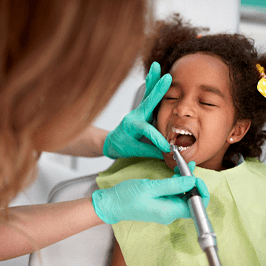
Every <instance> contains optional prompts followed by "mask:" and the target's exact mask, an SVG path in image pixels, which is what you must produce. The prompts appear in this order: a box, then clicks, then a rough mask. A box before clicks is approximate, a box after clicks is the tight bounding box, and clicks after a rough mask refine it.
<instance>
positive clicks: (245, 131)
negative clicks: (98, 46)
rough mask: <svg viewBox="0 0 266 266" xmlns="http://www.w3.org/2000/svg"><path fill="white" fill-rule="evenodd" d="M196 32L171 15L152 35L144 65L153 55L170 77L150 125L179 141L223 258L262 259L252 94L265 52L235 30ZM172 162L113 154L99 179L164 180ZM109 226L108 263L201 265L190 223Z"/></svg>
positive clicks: (226, 261) (225, 261) (257, 115)
mask: <svg viewBox="0 0 266 266" xmlns="http://www.w3.org/2000/svg"><path fill="white" fill-rule="evenodd" d="M200 31H201V30H200V29H198V28H193V27H191V26H190V25H188V24H183V23H182V21H181V19H180V18H179V17H178V16H177V17H176V19H175V22H174V23H171V24H167V23H165V22H160V25H159V28H158V31H157V32H155V34H154V35H153V36H152V37H151V38H150V43H149V45H148V47H149V49H148V51H147V53H146V54H145V55H144V65H145V68H146V70H148V69H149V67H150V65H151V64H152V62H154V61H157V62H159V63H160V65H161V68H162V74H164V73H168V72H169V73H170V74H171V75H172V77H173V81H172V85H171V87H170V89H169V90H168V92H167V93H166V95H165V96H164V98H163V100H162V101H161V102H160V104H159V106H158V108H157V111H156V112H155V114H154V118H155V122H156V125H157V129H158V130H159V131H160V132H161V133H162V135H163V136H164V137H165V138H166V139H167V140H168V142H173V143H174V144H176V145H178V146H182V147H183V150H182V151H181V154H182V156H183V157H184V159H185V160H186V162H189V161H194V162H195V163H196V165H197V166H196V168H195V171H194V172H193V174H194V175H195V176H197V177H200V178H201V179H203V181H204V182H205V184H206V185H207V187H208V190H209V192H210V203H209V205H208V208H207V213H208V216H209V219H210V221H211V223H212V226H213V229H214V232H215V233H216V235H217V246H218V255H219V258H220V261H221V264H222V265H249V266H250V265H266V226H265V225H264V221H265V218H266V207H265V206H266V197H265V190H266V165H264V164H263V163H261V162H260V161H259V160H258V159H259V158H260V157H261V155H262V145H263V143H264V141H265V139H266V131H265V130H263V126H264V124H265V122H266V99H265V98H264V97H263V95H262V94H261V93H260V92H259V91H258V90H257V85H258V82H259V81H260V80H261V82H260V84H259V89H260V90H261V89H262V92H263V91H264V90H265V89H266V86H265V87H263V85H262V88H261V84H262V83H263V79H261V78H262V73H261V72H262V70H263V69H262V67H266V56H265V55H258V53H257V51H256V50H255V48H254V46H253V42H252V40H249V39H247V38H245V37H244V36H242V35H238V34H215V35H206V36H200V37H199V33H200ZM258 64H259V65H258ZM175 166H176V163H175V161H174V159H173V154H172V153H168V154H167V153H165V154H164V161H160V160H157V159H147V158H142V159H140V158H130V159H119V160H117V162H116V163H115V164H114V165H113V166H112V167H111V168H110V169H109V170H108V171H106V172H104V173H101V174H100V176H99V178H98V180H97V182H98V185H99V187H100V188H107V187H111V186H114V185H115V184H117V183H119V182H121V181H122V180H124V177H125V176H127V178H128V179H133V178H149V179H163V178H167V177H169V176H172V175H173V169H174V168H175ZM125 173H127V175H126V174H125ZM187 217H189V214H187ZM113 229H114V232H115V236H116V239H117V241H118V243H119V246H120V248H121V251H122V254H123V256H122V254H121V251H120V250H119V246H118V245H117V244H116V246H115V248H114V255H113V264H112V265H116V266H118V265H127V266H131V265H138V266H140V265H145V266H147V265H152V266H154V265H167V266H171V265H208V261H207V258H206V255H205V253H204V252H203V251H202V250H201V248H200V246H199V244H198V241H197V233H196V229H195V225H194V223H193V221H192V219H177V220H176V221H175V222H173V223H172V224H170V225H157V224H154V223H142V222H126V221H124V222H120V223H117V224H115V225H113ZM123 257H124V259H123Z"/></svg>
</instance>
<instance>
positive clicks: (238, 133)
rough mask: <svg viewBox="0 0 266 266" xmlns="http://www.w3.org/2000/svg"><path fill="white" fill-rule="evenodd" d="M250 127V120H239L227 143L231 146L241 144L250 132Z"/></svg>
mask: <svg viewBox="0 0 266 266" xmlns="http://www.w3.org/2000/svg"><path fill="white" fill-rule="evenodd" d="M250 125H251V121H250V120H249V119H241V120H238V121H237V122H236V124H235V125H234V127H233V129H232V130H231V132H230V134H229V135H228V137H227V142H228V143H229V144H233V143H236V142H239V141H240V140H241V139H242V138H243V137H244V136H245V135H246V133H247V132H248V130H249V128H250Z"/></svg>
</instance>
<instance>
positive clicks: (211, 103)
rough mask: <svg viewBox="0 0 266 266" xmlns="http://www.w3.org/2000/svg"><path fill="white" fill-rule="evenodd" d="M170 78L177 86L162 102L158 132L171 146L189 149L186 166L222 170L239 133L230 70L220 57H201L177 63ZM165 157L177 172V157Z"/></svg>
mask: <svg viewBox="0 0 266 266" xmlns="http://www.w3.org/2000/svg"><path fill="white" fill-rule="evenodd" d="M170 74H171V75H172V77H173V82H172V85H171V87H170V89H169V90H168V92H167V93H166V95H165V96H164V98H163V99H162V101H161V105H160V108H159V112H158V116H157V129H158V130H159V131H160V132H161V133H162V134H163V136H164V137H165V138H166V139H167V140H168V142H169V143H170V142H171V141H172V142H174V144H175V145H178V146H183V147H185V148H184V149H183V151H181V155H182V156H183V157H184V159H185V161H186V162H189V161H192V160H193V161H195V163H196V164H197V165H198V166H200V167H203V168H206V169H212V170H221V168H222V160H223V157H224V154H225V152H226V150H227V149H228V147H229V146H230V143H232V141H231V140H230V138H232V137H233V135H234V130H235V126H234V125H233V122H234V113H235V111H234V107H233V101H232V97H231V95H230V78H229V68H228V67H227V66H226V64H225V63H223V62H222V61H221V60H220V59H219V58H218V57H215V56H211V55H206V54H201V53H197V54H189V55H186V56H184V57H182V58H180V59H179V60H177V61H176V62H175V64H174V65H173V67H172V69H171V71H170ZM163 155H164V159H165V162H166V164H167V165H168V166H169V167H170V168H172V169H174V167H175V166H176V163H175V161H174V159H173V154H172V153H167V154H166V153H165V154H163Z"/></svg>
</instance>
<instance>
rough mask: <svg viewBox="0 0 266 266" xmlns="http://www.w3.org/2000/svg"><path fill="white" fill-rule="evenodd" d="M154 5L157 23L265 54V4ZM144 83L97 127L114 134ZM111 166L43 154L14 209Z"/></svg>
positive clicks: (2, 265) (172, 1)
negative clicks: (246, 42) (197, 30)
mask: <svg viewBox="0 0 266 266" xmlns="http://www.w3.org/2000/svg"><path fill="white" fill-rule="evenodd" d="M151 3H152V4H154V10H155V14H156V18H157V19H165V18H167V17H169V16H171V15H172V14H173V13H180V14H181V15H182V16H183V17H184V19H185V20H189V21H190V22H191V23H192V24H193V25H194V26H202V27H209V28H210V31H211V32H212V33H218V32H230V33H243V34H245V35H246V36H249V37H251V38H253V39H254V40H255V44H256V47H257V48H258V49H259V51H262V52H266V1H265V0H241V1H240V0H215V1H214V0H154V1H151ZM144 81H145V77H144V74H143V70H142V67H141V66H140V65H138V66H136V67H135V68H134V69H133V70H132V71H131V73H130V74H129V76H128V77H127V78H126V79H125V80H124V82H123V83H122V84H121V86H120V87H119V90H118V91H117V92H116V94H115V95H114V97H113V98H112V99H111V100H110V102H109V104H108V106H107V107H106V108H105V109H104V111H103V112H102V114H101V115H100V116H99V117H98V118H97V119H96V120H95V122H94V125H95V126H97V127H100V128H103V129H106V130H113V129H114V128H115V127H116V126H117V125H118V124H119V123H120V121H121V120H122V118H123V117H124V116H125V115H126V114H127V113H128V112H130V110H131V106H132V104H133V101H134V98H135V94H136V92H137V90H138V88H139V87H140V86H141V85H142V84H143V83H144ZM264 150H266V146H265V149H264ZM264 155H265V152H264ZM264 157H265V156H264ZM265 162H266V161H265ZM112 163H113V160H111V159H108V158H104V157H101V158H82V157H71V156H63V155H59V154H55V153H43V154H42V156H41V158H40V160H39V163H38V170H39V176H38V178H37V180H36V181H35V182H34V183H33V184H32V185H31V186H30V187H29V188H27V189H26V190H25V191H24V192H22V193H20V194H19V195H18V197H17V198H16V199H15V200H14V201H13V202H12V204H11V205H12V206H15V205H26V204H38V203H45V202H47V197H48V194H49V192H50V191H51V189H52V188H53V187H54V186H55V185H56V184H58V183H59V182H61V181H65V180H68V179H71V178H77V177H81V176H86V175H90V174H95V173H98V172H100V171H104V170H106V169H107V168H109V166H110V165H111V164H112ZM21 265H23V266H24V265H28V256H22V257H19V258H16V259H12V260H9V261H5V262H0V266H21Z"/></svg>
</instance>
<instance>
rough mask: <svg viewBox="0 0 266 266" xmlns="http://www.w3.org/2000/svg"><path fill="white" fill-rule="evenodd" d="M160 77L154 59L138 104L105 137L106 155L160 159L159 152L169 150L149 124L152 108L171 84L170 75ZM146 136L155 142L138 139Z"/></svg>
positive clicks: (110, 156)
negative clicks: (143, 93) (142, 95)
mask: <svg viewBox="0 0 266 266" xmlns="http://www.w3.org/2000/svg"><path fill="white" fill-rule="evenodd" d="M160 76H161V67H160V65H159V64H158V63H157V62H154V63H153V64H152V65H151V68H150V71H149V73H148V75H147V77H146V91H145V95H144V97H143V100H142V102H141V103H140V105H139V106H138V107H137V108H136V109H135V110H133V111H131V112H130V113H129V114H128V115H126V116H125V117H124V119H123V120H122V122H121V123H120V124H119V126H118V127H117V128H115V129H114V130H113V131H111V132H110V133H109V134H108V135H107V137H106V140H105V143H104V147H103V154H104V155H105V156H107V157H109V158H112V159H116V158H122V157H125V158H129V157H149V158H158V159H163V156H162V152H161V151H163V152H170V147H169V143H168V142H167V140H166V139H165V138H164V137H163V135H162V134H161V133H160V132H159V131H157V129H156V128H155V127H153V126H152V125H151V124H150V123H151V122H152V113H153V110H154V108H155V107H156V106H157V105H158V103H159V102H160V101H161V99H162V98H163V96H164V95H165V93H166V92H167V91H168V89H169V87H170V86H171V83H172V77H171V75H170V74H166V75H164V76H163V77H162V78H160ZM143 136H145V137H146V138H148V139H150V140H151V141H152V142H153V143H154V145H152V144H147V143H143V142H141V141H140V140H141V138H142V137H143Z"/></svg>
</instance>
